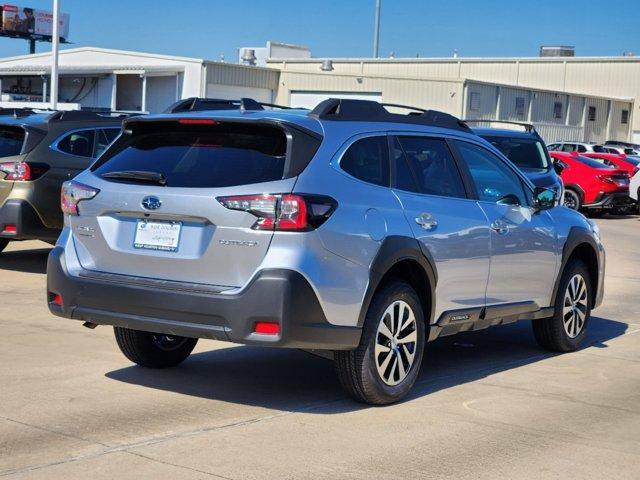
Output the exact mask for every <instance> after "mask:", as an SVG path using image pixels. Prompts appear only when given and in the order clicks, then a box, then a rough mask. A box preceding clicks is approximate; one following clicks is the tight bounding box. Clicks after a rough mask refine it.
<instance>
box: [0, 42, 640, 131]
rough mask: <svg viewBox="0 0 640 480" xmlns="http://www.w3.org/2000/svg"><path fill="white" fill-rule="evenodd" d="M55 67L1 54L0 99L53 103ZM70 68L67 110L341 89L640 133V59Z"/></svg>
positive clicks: (544, 122) (302, 98) (178, 60)
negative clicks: (51, 88)
mask: <svg viewBox="0 0 640 480" xmlns="http://www.w3.org/2000/svg"><path fill="white" fill-rule="evenodd" d="M282 45H284V46H285V47H287V45H285V44H282ZM289 47H291V46H289ZM50 64H51V56H50V54H49V53H42V54H36V55H24V56H19V57H11V58H5V59H0V90H1V92H2V94H1V97H0V106H5V107H6V106H36V107H38V106H39V107H43V106H44V107H46V106H47V100H48V99H47V90H48V83H49V81H50V80H49V76H50ZM59 64H60V93H59V102H60V103H59V108H67V109H78V108H102V109H105V110H120V111H136V112H150V113H157V112H161V111H163V110H164V109H166V108H167V107H168V106H169V105H170V104H172V103H173V102H175V101H176V100H179V99H182V98H188V97H194V96H197V97H210V98H227V99H235V98H240V97H251V98H255V99H256V100H259V101H263V102H276V103H280V104H284V105H290V106H300V107H309V108H311V107H313V106H315V105H316V104H317V103H318V102H319V101H321V100H323V99H325V98H328V97H331V96H337V97H347V98H364V99H372V100H376V101H382V102H384V103H397V104H406V105H413V106H417V107H422V108H429V109H436V110H442V111H445V112H448V113H451V114H453V115H456V116H459V117H461V118H467V119H484V120H508V121H523V122H531V123H533V124H534V125H535V126H536V128H537V129H538V130H539V131H540V132H541V134H542V135H543V137H544V138H545V139H546V140H547V141H555V140H584V141H596V142H603V141H605V140H609V139H615V140H629V139H633V138H634V135H635V136H636V137H639V139H640V115H634V108H635V104H636V103H637V100H638V98H639V97H640V82H638V80H637V79H638V78H640V60H638V59H636V58H626V57H620V58H612V59H584V58H580V57H571V58H567V57H563V58H528V59H462V58H452V59H334V60H331V61H328V60H327V59H314V58H291V59H273V58H272V59H270V60H269V61H268V62H267V65H268V67H267V68H264V67H257V66H248V65H239V64H230V63H223V62H216V61H211V60H205V59H198V58H187V57H175V56H168V55H157V54H147V53H141V52H128V51H120V50H109V49H103V48H95V47H82V48H72V49H68V50H63V51H61V52H60V61H59ZM632 126H633V127H634V128H633V129H632Z"/></svg>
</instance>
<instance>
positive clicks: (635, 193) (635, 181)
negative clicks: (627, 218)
mask: <svg viewBox="0 0 640 480" xmlns="http://www.w3.org/2000/svg"><path fill="white" fill-rule="evenodd" d="M639 194H640V170H638V171H637V172H636V174H635V175H634V176H633V177H631V181H630V182H629V196H630V197H631V198H632V199H633V200H634V201H635V202H636V206H637V207H638V213H640V202H639V201H638V197H639Z"/></svg>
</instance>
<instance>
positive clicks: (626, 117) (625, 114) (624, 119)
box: [620, 110, 629, 125]
mask: <svg viewBox="0 0 640 480" xmlns="http://www.w3.org/2000/svg"><path fill="white" fill-rule="evenodd" d="M620 123H622V124H623V125H627V124H628V123H629V110H622V114H621V115H620Z"/></svg>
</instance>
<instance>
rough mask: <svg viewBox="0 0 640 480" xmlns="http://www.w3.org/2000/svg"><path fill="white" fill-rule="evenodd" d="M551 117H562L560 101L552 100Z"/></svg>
mask: <svg viewBox="0 0 640 480" xmlns="http://www.w3.org/2000/svg"><path fill="white" fill-rule="evenodd" d="M553 118H562V102H554V104H553Z"/></svg>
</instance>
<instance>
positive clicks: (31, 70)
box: [0, 65, 184, 77]
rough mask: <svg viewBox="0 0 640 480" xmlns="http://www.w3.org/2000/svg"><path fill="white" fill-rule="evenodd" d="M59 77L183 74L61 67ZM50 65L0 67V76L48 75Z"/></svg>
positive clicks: (165, 69)
mask: <svg viewBox="0 0 640 480" xmlns="http://www.w3.org/2000/svg"><path fill="white" fill-rule="evenodd" d="M58 71H59V74H60V75H111V74H114V73H115V74H118V75H136V74H139V75H160V74H166V75H176V74H178V73H182V72H184V67H183V66H178V65H61V66H60V67H59V68H58ZM50 74H51V66H50V65H21V66H16V67H0V76H5V77H6V76H38V75H50Z"/></svg>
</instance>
